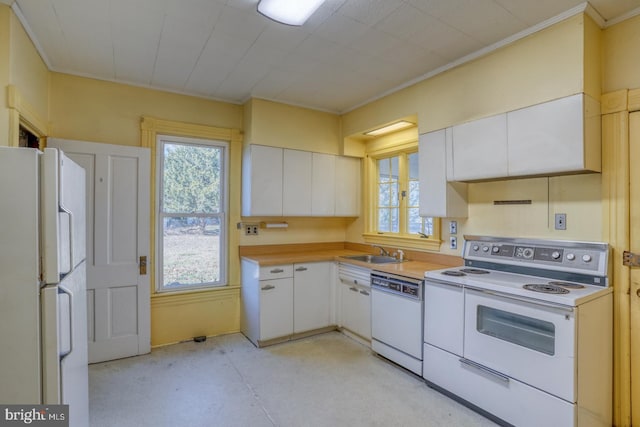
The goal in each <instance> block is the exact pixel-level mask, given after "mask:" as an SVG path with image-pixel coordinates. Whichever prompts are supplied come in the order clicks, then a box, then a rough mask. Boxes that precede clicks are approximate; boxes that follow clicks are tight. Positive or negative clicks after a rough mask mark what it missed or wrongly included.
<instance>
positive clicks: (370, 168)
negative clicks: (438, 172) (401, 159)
mask: <svg viewBox="0 0 640 427" xmlns="http://www.w3.org/2000/svg"><path fill="white" fill-rule="evenodd" d="M417 151H418V140H417V139H416V140H411V141H408V142H404V143H401V144H395V145H393V146H389V147H385V148H381V149H377V150H371V151H367V153H366V156H365V159H364V178H365V183H364V190H365V195H364V196H365V197H364V198H365V203H364V205H365V209H364V215H363V216H364V233H363V235H362V237H363V238H364V241H365V242H366V243H371V244H379V245H389V246H396V247H404V248H409V249H422V250H432V251H439V250H440V244H441V243H442V240H441V239H440V218H436V217H434V218H433V235H432V236H429V237H428V238H423V237H418V236H415V237H414V236H412V235H408V234H404V235H403V234H395V233H389V234H384V233H378V232H377V231H376V224H377V209H376V207H377V203H376V202H377V197H378V195H377V193H378V189H377V182H378V176H377V172H378V168H377V160H378V159H380V158H383V157H390V156H394V155H397V154H410V153H414V152H417ZM400 215H404V216H406V212H400Z"/></svg>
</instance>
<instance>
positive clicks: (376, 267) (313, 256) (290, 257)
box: [242, 249, 450, 279]
mask: <svg viewBox="0 0 640 427" xmlns="http://www.w3.org/2000/svg"><path fill="white" fill-rule="evenodd" d="M350 255H367V253H366V252H360V251H354V250H351V249H331V250H320V251H302V252H285V253H271V254H261V255H251V256H243V257H242V259H243V260H247V261H251V262H255V263H257V264H259V265H260V266H271V265H282V264H299V263H305V262H321V261H335V262H341V263H345V264H353V265H357V266H360V267H365V268H369V269H371V270H373V271H382V272H385V273H392V274H397V275H399V276H405V277H411V278H415V279H422V278H424V272H425V271H427V270H441V269H444V268H447V267H450V266H449V265H444V264H438V263H434V262H426V261H412V260H409V261H403V262H399V263H390V264H371V263H367V262H362V261H355V260H351V259H348V258H344V257H345V256H350Z"/></svg>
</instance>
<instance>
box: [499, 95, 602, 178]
mask: <svg viewBox="0 0 640 427" xmlns="http://www.w3.org/2000/svg"><path fill="white" fill-rule="evenodd" d="M507 122H508V139H509V176H523V175H539V174H551V173H568V172H580V171H593V172H599V171H600V169H601V164H600V104H599V103H598V102H597V101H595V100H594V99H592V98H591V97H589V96H586V95H584V94H577V95H573V96H569V97H566V98H561V99H557V100H554V101H550V102H545V103H543V104H538V105H534V106H531V107H527V108H523V109H521V110H516V111H512V112H509V113H508V114H507Z"/></svg>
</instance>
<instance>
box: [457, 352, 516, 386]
mask: <svg viewBox="0 0 640 427" xmlns="http://www.w3.org/2000/svg"><path fill="white" fill-rule="evenodd" d="M459 360H460V363H462V364H463V365H466V366H468V367H470V368H473V369H476V370H478V371H481V372H482V373H484V374H488V375H490V376H491V377H494V378H496V379H497V380H499V381H501V382H503V383H505V384H509V377H508V376H506V375H504V374H501V373H500V372H498V371H495V370H493V369H491V368H487V367H486V366H484V365H481V364H479V363H476V362H473V361H471V360H469V359H465V358H464V357H461V358H460V359H459Z"/></svg>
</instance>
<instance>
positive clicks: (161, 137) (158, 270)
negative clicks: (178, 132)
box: [154, 133, 231, 294]
mask: <svg viewBox="0 0 640 427" xmlns="http://www.w3.org/2000/svg"><path fill="white" fill-rule="evenodd" d="M167 142H168V143H177V144H183V145H200V146H203V145H204V146H214V147H221V148H222V150H223V159H224V163H223V171H222V174H221V177H222V181H223V182H222V189H223V193H224V194H223V197H222V207H221V212H220V213H219V214H211V215H208V214H206V215H205V216H206V217H219V218H220V236H219V244H220V249H219V251H220V252H219V254H220V270H221V271H220V281H219V283H215V284H214V283H210V284H203V285H200V284H194V285H183V286H180V287H178V288H172V289H168V288H165V287H164V285H163V284H162V282H163V280H162V279H163V273H162V268H163V237H162V236H163V234H162V230H163V218H164V217H165V214H163V212H161V205H162V182H163V179H162V178H163V173H164V168H163V162H162V160H163V158H164V155H163V151H164V150H163V149H162V148H163V147H164V144H165V143H167ZM155 147H156V148H157V149H156V150H155V154H156V156H155V157H156V158H155V166H156V168H155V180H156V182H157V185H156V186H155V206H154V209H155V218H156V223H155V233H156V236H157V237H156V239H155V248H154V250H155V252H154V253H155V255H156V263H155V277H156V278H157V280H156V281H155V292H156V293H158V294H175V293H180V292H188V291H201V290H208V289H217V288H221V287H225V286H228V284H229V283H228V278H229V271H228V269H229V263H228V257H229V244H228V235H229V231H230V230H229V193H230V191H231V190H230V185H229V184H230V183H229V170H230V164H229V161H230V156H229V151H230V149H231V144H230V143H229V142H228V141H224V140H214V139H208V138H197V137H180V136H173V135H166V134H162V133H158V134H157V135H156V143H155ZM170 216H173V215H170ZM184 216H203V215H202V214H200V213H185V215H184Z"/></svg>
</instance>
